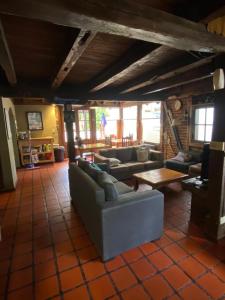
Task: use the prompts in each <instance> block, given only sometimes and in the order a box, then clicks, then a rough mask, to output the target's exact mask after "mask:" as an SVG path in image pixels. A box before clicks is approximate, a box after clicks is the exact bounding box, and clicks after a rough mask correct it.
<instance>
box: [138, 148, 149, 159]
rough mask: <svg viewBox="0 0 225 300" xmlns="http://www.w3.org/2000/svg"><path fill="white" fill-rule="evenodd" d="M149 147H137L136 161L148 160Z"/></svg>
mask: <svg viewBox="0 0 225 300" xmlns="http://www.w3.org/2000/svg"><path fill="white" fill-rule="evenodd" d="M148 155H149V149H147V148H142V147H141V148H139V149H137V161H140V162H145V161H147V160H148Z"/></svg>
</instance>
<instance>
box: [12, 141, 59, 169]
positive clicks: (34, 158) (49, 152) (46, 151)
mask: <svg viewBox="0 0 225 300" xmlns="http://www.w3.org/2000/svg"><path fill="white" fill-rule="evenodd" d="M53 141H54V139H53V137H42V138H31V139H29V140H18V146H19V151H20V158H21V164H22V166H25V165H26V164H30V163H38V164H42V163H50V162H54V161H55V157H54V149H53Z"/></svg>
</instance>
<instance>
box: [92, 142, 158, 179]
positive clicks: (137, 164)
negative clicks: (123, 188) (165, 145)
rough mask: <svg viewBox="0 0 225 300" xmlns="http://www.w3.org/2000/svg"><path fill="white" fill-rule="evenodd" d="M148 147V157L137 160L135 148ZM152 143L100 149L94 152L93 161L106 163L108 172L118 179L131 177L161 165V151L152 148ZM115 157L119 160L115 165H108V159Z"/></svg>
mask: <svg viewBox="0 0 225 300" xmlns="http://www.w3.org/2000/svg"><path fill="white" fill-rule="evenodd" d="M143 146H144V147H148V152H149V153H148V159H147V160H146V161H138V159H137V150H138V149H139V148H140V147H143ZM153 147H155V146H153V145H147V144H145V145H139V146H131V147H121V148H110V149H102V150H100V151H99V154H97V153H95V155H94V161H95V162H96V163H106V164H107V165H108V173H110V174H111V175H112V176H114V177H116V178H117V179H118V180H124V179H128V178H131V177H132V175H133V174H134V173H139V172H144V171H149V170H154V169H159V168H162V167H163V153H162V152H161V151H158V150H156V149H154V148H153ZM111 158H116V159H118V160H119V161H120V163H119V164H118V165H117V166H110V159H111Z"/></svg>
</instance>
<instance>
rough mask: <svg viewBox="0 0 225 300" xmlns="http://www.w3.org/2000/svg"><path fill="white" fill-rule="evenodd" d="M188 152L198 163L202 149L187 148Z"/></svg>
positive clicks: (200, 159)
mask: <svg viewBox="0 0 225 300" xmlns="http://www.w3.org/2000/svg"><path fill="white" fill-rule="evenodd" d="M189 154H190V155H191V160H192V161H194V162H196V163H200V162H201V161H202V150H200V151H199V150H193V149H190V150H189Z"/></svg>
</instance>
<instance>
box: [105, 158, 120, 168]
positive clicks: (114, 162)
mask: <svg viewBox="0 0 225 300" xmlns="http://www.w3.org/2000/svg"><path fill="white" fill-rule="evenodd" d="M108 160H109V166H110V167H115V166H118V165H119V164H120V163H121V161H120V160H119V159H117V158H115V157H111V158H108Z"/></svg>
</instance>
